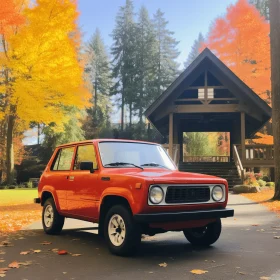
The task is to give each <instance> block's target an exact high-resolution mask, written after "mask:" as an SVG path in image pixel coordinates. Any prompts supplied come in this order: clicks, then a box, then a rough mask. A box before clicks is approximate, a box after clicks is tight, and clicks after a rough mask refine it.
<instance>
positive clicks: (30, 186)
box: [26, 181, 33, 189]
mask: <svg viewBox="0 0 280 280" xmlns="http://www.w3.org/2000/svg"><path fill="white" fill-rule="evenodd" d="M26 184H27V188H30V189H31V188H33V183H32V182H30V181H29V182H27V183H26Z"/></svg>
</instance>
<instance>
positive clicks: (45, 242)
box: [40, 241, 52, 245]
mask: <svg viewBox="0 0 280 280" xmlns="http://www.w3.org/2000/svg"><path fill="white" fill-rule="evenodd" d="M40 244H41V245H51V244H52V243H51V242H48V241H44V242H42V243H40Z"/></svg>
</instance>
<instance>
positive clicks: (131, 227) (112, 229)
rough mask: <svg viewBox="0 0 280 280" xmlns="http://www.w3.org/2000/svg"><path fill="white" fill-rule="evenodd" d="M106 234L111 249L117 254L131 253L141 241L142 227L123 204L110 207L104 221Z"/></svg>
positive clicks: (125, 254)
mask: <svg viewBox="0 0 280 280" xmlns="http://www.w3.org/2000/svg"><path fill="white" fill-rule="evenodd" d="M104 234H105V238H106V241H107V244H108V247H109V249H110V251H111V252H112V253H113V254H115V255H120V256H127V255H130V254H132V253H133V252H135V250H136V249H137V247H138V246H139V244H140V242H141V231H140V227H139V225H138V224H137V223H135V221H134V220H133V217H132V214H131V212H130V211H129V210H128V209H127V207H125V206H123V205H116V206H113V207H112V208H111V209H109V211H108V213H107V215H106V218H105V222H104Z"/></svg>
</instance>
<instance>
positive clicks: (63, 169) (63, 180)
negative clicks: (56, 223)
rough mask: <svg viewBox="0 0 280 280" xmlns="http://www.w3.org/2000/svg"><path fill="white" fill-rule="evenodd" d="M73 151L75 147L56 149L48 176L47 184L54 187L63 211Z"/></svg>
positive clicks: (65, 209) (64, 209) (65, 204)
mask: <svg viewBox="0 0 280 280" xmlns="http://www.w3.org/2000/svg"><path fill="white" fill-rule="evenodd" d="M74 151H75V147H65V148H60V149H59V150H58V151H57V153H56V156H55V158H54V161H53V162H52V165H51V168H50V173H49V178H48V184H49V185H51V186H53V187H54V189H55V192H56V195H57V198H58V204H59V207H60V210H61V211H63V212H66V211H67V200H66V190H67V189H68V184H69V174H70V170H71V166H72V161H73V158H74Z"/></svg>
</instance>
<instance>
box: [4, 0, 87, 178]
mask: <svg viewBox="0 0 280 280" xmlns="http://www.w3.org/2000/svg"><path fill="white" fill-rule="evenodd" d="M23 15H24V16H25V17H26V23H25V24H24V25H22V26H21V27H20V28H19V29H18V30H17V31H16V32H13V33H12V34H10V35H9V37H6V38H5V40H4V43H2V44H3V46H2V47H3V50H4V53H3V52H2V53H1V58H2V60H1V65H4V67H5V71H6V78H5V83H4V84H2V86H1V89H0V91H1V92H3V93H4V94H5V96H6V97H7V104H8V106H7V108H6V109H5V112H4V114H5V116H6V118H7V120H8V122H7V136H6V142H7V145H6V146H7V156H6V157H7V181H8V183H11V182H12V181H13V176H12V175H13V168H14V166H13V165H14V163H13V146H12V144H13V138H14V128H15V123H16V121H17V120H20V121H21V122H23V123H30V122H38V123H46V124H49V123H51V122H54V123H55V124H56V127H57V129H59V128H61V129H63V123H65V122H67V121H68V115H67V114H66V113H65V110H64V108H68V107H72V106H74V107H77V108H83V107H84V106H85V105H86V104H87V99H88V97H89V94H88V92H87V90H86V89H85V88H84V87H83V84H84V82H83V78H82V77H83V69H82V67H81V66H80V64H79V62H78V54H77V51H78V44H79V42H78V41H77V38H78V36H77V34H76V33H77V24H76V20H77V17H78V13H77V7H76V3H75V2H74V0H64V1H56V0H38V1H37V2H36V4H35V5H33V6H31V7H30V8H25V9H24V11H23ZM62 22H63V24H61V23H62ZM2 38H3V35H2Z"/></svg>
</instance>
